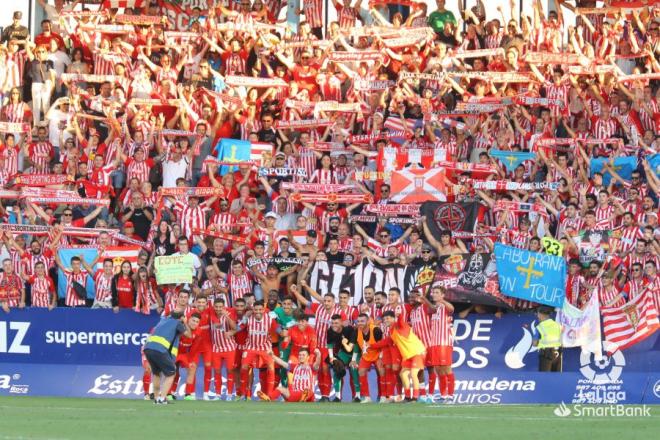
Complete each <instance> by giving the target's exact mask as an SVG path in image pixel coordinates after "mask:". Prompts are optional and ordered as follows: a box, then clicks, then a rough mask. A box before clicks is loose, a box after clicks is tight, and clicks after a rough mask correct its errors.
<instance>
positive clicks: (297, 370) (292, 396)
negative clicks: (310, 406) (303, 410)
mask: <svg viewBox="0 0 660 440" xmlns="http://www.w3.org/2000/svg"><path fill="white" fill-rule="evenodd" d="M268 354H270V356H271V357H272V358H273V361H274V362H275V363H276V364H277V365H279V366H281V367H282V368H286V369H288V370H289V372H288V376H289V382H288V383H289V386H288V387H284V386H283V385H279V386H278V387H277V388H275V389H274V390H273V391H271V392H270V393H269V394H266V393H264V392H263V391H257V396H259V398H260V399H261V400H264V401H272V400H277V399H279V398H280V396H283V397H284V400H286V401H287V402H313V401H314V383H315V381H316V380H315V379H316V372H317V371H318V370H319V365H320V362H321V352H320V350H319V349H316V350H315V356H314V358H315V359H316V360H315V361H314V365H312V366H310V365H309V361H310V356H309V350H308V349H307V348H301V349H300V350H299V351H298V364H296V365H291V364H289V363H288V362H285V361H283V360H282V359H280V358H279V357H277V356H275V354H273V352H272V351H269V352H268Z"/></svg>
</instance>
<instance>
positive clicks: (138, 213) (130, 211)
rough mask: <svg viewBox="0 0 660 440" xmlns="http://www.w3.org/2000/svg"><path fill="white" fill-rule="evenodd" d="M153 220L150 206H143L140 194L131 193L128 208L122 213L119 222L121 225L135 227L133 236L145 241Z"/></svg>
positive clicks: (152, 211)
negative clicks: (131, 224)
mask: <svg viewBox="0 0 660 440" xmlns="http://www.w3.org/2000/svg"><path fill="white" fill-rule="evenodd" d="M153 219H154V209H153V208H152V207H150V206H144V196H143V195H142V194H141V193H139V192H136V193H133V195H132V196H131V202H130V203H129V207H128V208H126V209H125V210H124V212H123V213H122V216H121V221H122V222H123V223H125V222H128V221H130V222H132V223H133V225H134V226H135V234H136V235H138V236H139V237H140V238H141V239H142V240H146V239H147V237H148V236H149V228H151V221H152V220H153Z"/></svg>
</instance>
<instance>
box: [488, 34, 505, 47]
mask: <svg viewBox="0 0 660 440" xmlns="http://www.w3.org/2000/svg"><path fill="white" fill-rule="evenodd" d="M500 41H502V32H500V31H498V32H496V33H495V34H494V35H491V34H488V35H486V38H485V41H484V43H485V44H486V48H487V49H497V48H498V47H500Z"/></svg>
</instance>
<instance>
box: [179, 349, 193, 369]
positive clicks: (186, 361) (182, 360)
mask: <svg viewBox="0 0 660 440" xmlns="http://www.w3.org/2000/svg"><path fill="white" fill-rule="evenodd" d="M176 363H177V364H178V365H179V366H180V367H183V368H190V364H191V363H193V362H192V356H190V352H186V353H179V354H178V355H177V356H176Z"/></svg>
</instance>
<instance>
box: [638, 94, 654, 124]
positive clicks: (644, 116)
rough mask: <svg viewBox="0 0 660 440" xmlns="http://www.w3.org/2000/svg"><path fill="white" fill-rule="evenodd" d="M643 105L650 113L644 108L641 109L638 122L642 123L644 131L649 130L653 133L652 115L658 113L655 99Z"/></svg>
mask: <svg viewBox="0 0 660 440" xmlns="http://www.w3.org/2000/svg"><path fill="white" fill-rule="evenodd" d="M644 104H646V105H647V106H648V107H649V110H650V111H651V113H649V112H647V111H646V108H644V107H642V108H641V109H640V110H639V112H638V115H639V120H640V122H641V123H642V127H643V128H644V130H651V131H653V132H655V131H656V130H655V119H654V118H653V115H654V114H655V113H658V103H657V102H656V100H655V99H651V100H650V101H648V102H644Z"/></svg>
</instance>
